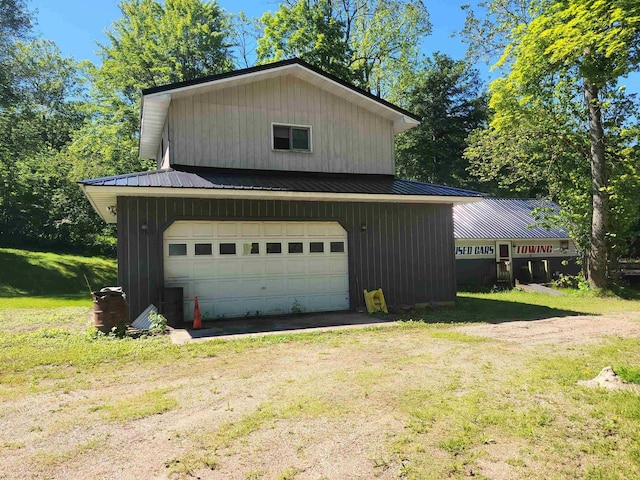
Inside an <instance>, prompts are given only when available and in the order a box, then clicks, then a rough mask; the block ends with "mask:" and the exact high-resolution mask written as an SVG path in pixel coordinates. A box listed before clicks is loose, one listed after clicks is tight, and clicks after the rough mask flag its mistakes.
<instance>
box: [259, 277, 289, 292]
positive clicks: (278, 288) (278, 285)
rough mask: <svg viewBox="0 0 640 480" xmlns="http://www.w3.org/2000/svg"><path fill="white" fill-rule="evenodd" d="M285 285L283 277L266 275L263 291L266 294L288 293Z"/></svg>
mask: <svg viewBox="0 0 640 480" xmlns="http://www.w3.org/2000/svg"><path fill="white" fill-rule="evenodd" d="M285 285H286V284H285V279H284V278H282V277H265V278H264V284H263V286H264V288H263V289H262V292H263V293H264V294H265V295H282V294H284V293H286V290H285Z"/></svg>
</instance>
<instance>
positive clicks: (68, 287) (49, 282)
mask: <svg viewBox="0 0 640 480" xmlns="http://www.w3.org/2000/svg"><path fill="white" fill-rule="evenodd" d="M117 274H118V270H117V265H116V261H115V260H113V259H105V258H98V257H81V256H78V255H61V254H57V253H46V252H32V251H28V250H18V249H13V248H0V308H3V306H6V305H8V308H51V307H55V306H56V304H55V303H51V301H50V300H44V299H43V300H42V301H41V302H40V303H39V304H37V305H31V306H30V305H29V304H27V305H26V306H24V305H25V304H24V303H21V302H20V301H19V300H15V301H14V302H18V303H17V304H16V303H14V304H12V303H6V299H7V298H8V297H34V296H35V297H44V298H58V297H59V296H71V297H75V298H76V299H79V298H80V297H84V298H85V299H88V300H89V301H90V300H91V298H90V296H89V287H88V286H87V281H86V280H85V276H86V277H87V279H88V281H89V284H90V285H91V287H92V288H93V289H94V290H97V289H99V288H101V287H104V286H107V285H115V284H116V282H117ZM36 301H37V300H33V302H36ZM63 303H65V304H66V301H65V302H63ZM58 305H60V304H58Z"/></svg>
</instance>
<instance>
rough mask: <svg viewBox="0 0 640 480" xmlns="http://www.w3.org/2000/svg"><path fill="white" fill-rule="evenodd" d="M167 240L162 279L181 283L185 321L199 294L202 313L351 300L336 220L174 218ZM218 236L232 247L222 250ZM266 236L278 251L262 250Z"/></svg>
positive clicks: (329, 305) (271, 310)
mask: <svg viewBox="0 0 640 480" xmlns="http://www.w3.org/2000/svg"><path fill="white" fill-rule="evenodd" d="M164 240H165V245H164V248H163V250H164V276H165V285H166V286H168V287H169V286H177V287H182V288H183V291H184V298H185V306H184V308H185V319H187V320H188V321H191V319H192V318H193V302H194V298H195V297H196V296H197V297H198V300H199V304H200V310H201V313H202V314H203V316H204V318H205V319H215V318H221V317H225V318H230V317H243V316H248V315H250V316H255V315H256V312H258V313H257V314H259V315H268V314H283V313H292V311H294V312H295V311H299V310H302V311H305V312H312V311H327V310H343V309H348V308H349V302H348V297H349V279H348V261H347V254H346V251H347V248H346V242H347V234H346V232H345V231H344V230H343V229H342V227H341V226H340V225H339V224H337V223H335V222H256V221H250V222H239V221H230V222H225V221H219V222H218V221H178V222H175V223H174V224H173V225H171V226H170V227H169V228H168V229H167V230H166V232H165V235H164ZM292 242H293V243H300V244H302V248H300V246H299V245H295V246H292V247H291V248H290V247H289V244H290V243H292ZM331 242H342V243H343V244H344V252H331V251H330V250H331ZM170 243H171V244H174V246H173V247H172V249H171V250H172V253H173V255H171V256H170V255H169V244H170ZM221 243H224V244H234V245H235V247H236V253H235V254H233V253H228V254H224V252H223V254H221V251H220V244H221ZM268 243H272V244H276V245H271V246H270V250H271V251H275V252H277V251H278V250H277V246H278V245H277V244H280V246H281V253H267V244H268ZM312 243H313V244H314V250H316V251H314V252H313V253H311V252H310V250H311V244H312ZM196 244H205V246H204V247H202V246H199V247H198V250H196ZM206 244H210V245H211V248H207V246H206ZM245 244H246V245H247V248H245V247H244V245H245ZM256 244H257V245H256ZM318 244H320V246H321V247H323V248H321V249H320V250H321V251H317V250H318V248H319V245H318ZM175 245H177V246H175ZM334 249H335V248H334ZM196 251H197V252H198V253H199V255H195V253H196ZM226 251H227V252H232V251H233V249H232V248H231V249H230V248H229V247H227V248H226ZM290 251H291V253H289V252H290Z"/></svg>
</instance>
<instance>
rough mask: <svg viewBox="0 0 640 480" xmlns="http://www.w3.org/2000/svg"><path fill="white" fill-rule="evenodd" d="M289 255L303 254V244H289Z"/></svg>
mask: <svg viewBox="0 0 640 480" xmlns="http://www.w3.org/2000/svg"><path fill="white" fill-rule="evenodd" d="M289 253H302V242H289Z"/></svg>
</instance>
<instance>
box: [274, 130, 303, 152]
mask: <svg viewBox="0 0 640 480" xmlns="http://www.w3.org/2000/svg"><path fill="white" fill-rule="evenodd" d="M273 149H274V150H295V151H298V152H310V151H311V127H309V126H303V125H300V126H297V125H275V124H274V125H273Z"/></svg>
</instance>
